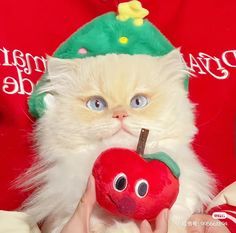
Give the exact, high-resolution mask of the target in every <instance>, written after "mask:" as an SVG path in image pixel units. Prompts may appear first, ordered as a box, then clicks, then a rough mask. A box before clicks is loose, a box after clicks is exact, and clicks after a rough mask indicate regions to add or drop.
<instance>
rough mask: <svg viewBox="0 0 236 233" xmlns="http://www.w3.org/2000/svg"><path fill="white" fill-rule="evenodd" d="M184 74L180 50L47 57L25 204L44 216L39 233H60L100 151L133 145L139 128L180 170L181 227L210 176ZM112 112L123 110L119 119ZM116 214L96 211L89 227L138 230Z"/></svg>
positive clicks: (206, 191) (208, 189)
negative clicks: (198, 151)
mask: <svg viewBox="0 0 236 233" xmlns="http://www.w3.org/2000/svg"><path fill="white" fill-rule="evenodd" d="M185 76H186V72H185V64H184V63H183V61H182V59H181V56H180V53H179V51H178V50H175V51H173V52H171V53H169V54H168V55H165V56H163V57H160V58H156V57H151V56H147V55H133V56H132V55H116V54H109V55H106V56H97V57H92V58H86V59H75V60H61V59H56V58H50V59H49V61H48V75H47V79H48V82H47V83H46V84H45V85H44V86H43V87H42V88H41V92H45V93H48V95H47V97H46V99H45V100H46V103H47V111H46V112H45V114H44V115H43V116H42V117H41V118H40V119H39V120H38V121H37V124H36V129H35V137H36V141H37V147H38V156H39V162H38V165H36V166H35V167H36V168H39V170H38V172H37V174H36V175H35V176H33V177H32V178H31V180H30V181H28V184H27V185H31V186H33V187H37V188H36V191H35V192H34V194H33V195H32V197H31V198H30V199H29V200H27V202H26V203H25V208H26V209H25V210H26V212H27V213H29V214H30V215H31V216H33V217H34V218H35V220H36V221H37V222H42V221H43V227H42V231H43V233H59V232H60V231H61V229H62V227H63V226H64V224H65V223H66V222H67V221H68V219H69V218H70V217H71V215H72V213H73V211H74V210H75V208H76V206H77V204H78V202H79V200H80V198H81V195H82V194H83V192H84V190H85V186H86V183H87V179H88V177H89V175H90V174H91V169H92V166H93V163H94V161H95V159H96V158H97V156H98V155H99V154H100V152H102V151H103V150H105V149H107V148H110V147H126V148H130V149H134V150H135V149H136V146H137V142H138V137H139V133H140V130H141V128H148V129H149V130H150V133H149V137H148V142H147V145H146V151H145V153H154V152H159V151H164V152H166V153H168V154H169V155H170V156H171V157H172V158H173V159H174V160H175V161H176V162H177V164H178V165H179V167H180V170H181V176H180V192H179V195H178V198H177V200H176V202H175V204H174V205H173V207H172V208H171V211H170V213H171V219H172V220H174V221H175V222H177V224H178V221H182V222H184V221H186V219H187V218H188V217H189V216H190V215H191V214H192V213H194V212H201V211H202V210H203V206H204V205H205V204H207V203H208V202H209V200H210V198H211V197H212V190H213V184H214V179H213V178H212V177H211V176H210V175H209V173H208V172H207V171H206V169H205V168H204V167H203V166H202V165H201V164H200V162H199V160H198V159H197V157H196V155H195V154H194V152H193V150H192V148H191V145H190V143H191V141H192V139H193V136H194V135H195V133H196V132H197V129H196V127H195V126H194V114H193V105H192V104H191V103H190V101H189V99H188V96H187V95H188V94H187V91H186V90H185V89H184V85H183V81H184V78H185ZM132 101H135V104H132ZM114 114H115V115H116V114H123V117H122V120H120V119H118V118H117V117H114ZM134 169H135V168H134ZM33 170H34V171H35V169H33ZM36 170H37V169H36ZM179 216H181V217H182V218H181V219H178V217H179ZM113 218H114V217H112V216H108V215H107V214H106V213H105V212H102V210H100V209H99V208H98V209H97V210H96V211H95V212H94V214H93V217H92V220H91V230H92V231H94V232H96V233H100V232H101V233H104V232H117V231H118V232H130V233H136V232H139V231H138V228H137V226H136V224H135V222H132V221H131V222H123V221H120V220H119V219H113Z"/></svg>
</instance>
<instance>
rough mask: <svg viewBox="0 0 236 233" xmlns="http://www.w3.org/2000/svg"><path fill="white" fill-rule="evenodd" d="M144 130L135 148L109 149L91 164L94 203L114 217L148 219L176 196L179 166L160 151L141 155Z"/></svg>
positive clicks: (143, 145) (144, 136)
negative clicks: (94, 194)
mask: <svg viewBox="0 0 236 233" xmlns="http://www.w3.org/2000/svg"><path fill="white" fill-rule="evenodd" d="M148 132H149V131H148V130H146V129H142V130H141V133H140V137H139V142H138V146H137V150H136V151H133V150H129V149H126V148H111V149H108V150H106V151H104V152H102V153H101V154H100V155H99V157H98V158H97V160H96V161H95V163H94V166H93V171H92V173H93V176H94V178H95V186H96V198H97V202H98V204H99V205H100V206H101V207H102V208H104V209H105V210H106V211H109V212H110V213H112V214H114V215H116V216H118V217H122V218H124V217H126V218H131V219H135V220H143V219H147V220H152V219H154V218H155V217H156V216H157V215H158V214H159V212H160V211H161V210H162V209H164V208H169V209H170V208H171V207H172V205H173V204H174V202H175V200H176V198H177V195H178V192H179V176H180V170H179V167H178V165H177V164H176V163H175V162H174V160H173V159H172V158H171V157H170V156H169V155H167V154H166V153H164V152H158V153H155V154H144V150H145V144H146V140H147V137H148Z"/></svg>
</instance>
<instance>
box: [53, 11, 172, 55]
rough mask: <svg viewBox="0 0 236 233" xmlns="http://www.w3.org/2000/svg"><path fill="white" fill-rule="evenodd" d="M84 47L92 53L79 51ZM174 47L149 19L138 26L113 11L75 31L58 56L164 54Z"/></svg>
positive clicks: (60, 49) (57, 51)
mask: <svg viewBox="0 0 236 233" xmlns="http://www.w3.org/2000/svg"><path fill="white" fill-rule="evenodd" d="M123 36H124V37H127V38H128V43H127V44H121V43H120V42H119V38H120V37H123ZM80 48H86V49H87V50H88V53H87V54H85V55H83V54H79V53H78V50H79V49H80ZM173 49H174V47H173V46H172V45H171V43H170V42H169V41H168V40H167V39H166V38H165V37H164V36H163V35H162V34H161V33H160V31H159V30H158V29H157V28H156V27H155V26H153V24H151V23H150V22H149V21H148V20H144V23H143V25H142V26H135V25H134V23H133V19H129V20H127V21H125V22H122V21H119V20H117V19H116V14H115V13H113V12H111V13H107V14H104V15H102V16H99V17H97V18H95V19H94V20H93V21H91V22H90V23H88V24H86V25H85V26H84V27H83V28H81V29H79V30H78V31H76V32H75V33H74V34H72V36H71V37H69V39H67V40H66V41H65V42H64V43H63V44H62V45H61V46H60V47H59V48H58V49H57V50H56V52H55V53H54V56H55V57H58V58H85V57H91V56H97V55H105V54H108V53H116V54H131V55H133V54H147V55H151V56H162V55H165V54H167V53H169V52H170V51H171V50H173Z"/></svg>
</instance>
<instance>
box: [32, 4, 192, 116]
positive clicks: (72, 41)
mask: <svg viewBox="0 0 236 233" xmlns="http://www.w3.org/2000/svg"><path fill="white" fill-rule="evenodd" d="M148 13H149V12H148V10H146V9H144V8H143V7H142V4H141V3H140V2H139V1H138V0H131V1H129V2H124V3H120V4H119V5H118V13H117V14H116V13H114V12H109V13H106V14H104V15H101V16H99V17H97V18H95V19H93V20H92V21H91V22H89V23H87V24H85V25H84V26H83V27H82V28H79V29H78V30H77V31H76V32H75V33H73V34H72V35H71V36H70V37H69V38H68V39H67V40H66V41H64V42H63V43H62V44H61V45H60V46H59V47H58V49H57V50H56V51H55V53H54V54H53V56H54V57H57V58H61V59H75V58H81V59H83V58H87V57H95V56H98V55H106V54H111V53H115V54H130V55H135V54H146V55H150V56H157V57H159V56H163V55H165V54H168V53H169V52H170V51H172V50H174V49H175V48H174V46H173V45H172V44H171V43H170V42H169V41H168V39H167V38H166V37H165V36H164V35H163V34H162V33H161V32H160V31H159V30H158V29H157V28H156V27H155V26H154V25H153V24H152V23H151V22H149V21H148V20H147V19H144V18H145V17H146V16H147V15H148ZM44 82H45V75H44V76H43V77H42V78H41V80H40V81H39V82H38V84H37V85H36V87H35V89H34V91H33V93H32V95H31V97H30V99H29V111H30V113H31V114H32V115H33V116H34V117H36V118H39V117H41V116H42V115H43V113H44V112H45V109H46V104H45V101H44V98H45V96H46V94H45V93H39V92H38V90H39V88H40V87H41V86H42V85H43V84H44ZM184 85H185V88H186V89H188V77H186V80H185V83H184Z"/></svg>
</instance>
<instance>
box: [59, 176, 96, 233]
mask: <svg viewBox="0 0 236 233" xmlns="http://www.w3.org/2000/svg"><path fill="white" fill-rule="evenodd" d="M95 203H96V192H95V181H94V177H93V176H92V175H91V176H90V177H89V180H88V183H87V187H86V190H85V193H84V195H83V196H82V198H81V200H80V202H79V204H78V206H77V208H76V210H75V212H74V214H73V215H72V217H71V219H70V220H69V221H68V222H67V224H66V225H65V226H64V228H63V229H62V231H61V233H90V231H89V223H90V216H91V213H92V210H93V207H94V205H95Z"/></svg>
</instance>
